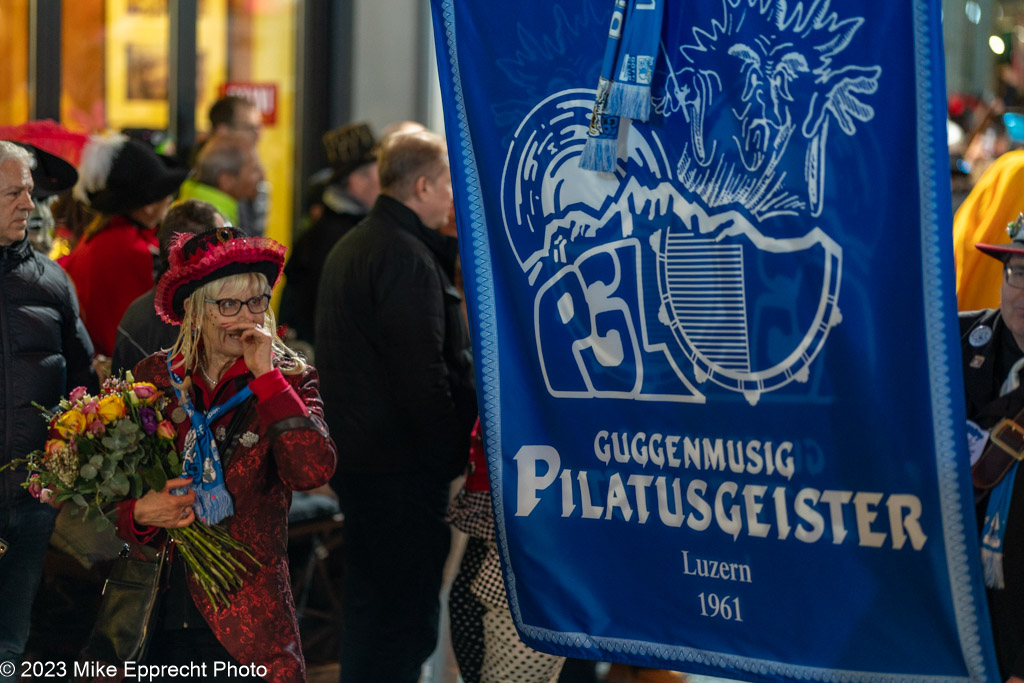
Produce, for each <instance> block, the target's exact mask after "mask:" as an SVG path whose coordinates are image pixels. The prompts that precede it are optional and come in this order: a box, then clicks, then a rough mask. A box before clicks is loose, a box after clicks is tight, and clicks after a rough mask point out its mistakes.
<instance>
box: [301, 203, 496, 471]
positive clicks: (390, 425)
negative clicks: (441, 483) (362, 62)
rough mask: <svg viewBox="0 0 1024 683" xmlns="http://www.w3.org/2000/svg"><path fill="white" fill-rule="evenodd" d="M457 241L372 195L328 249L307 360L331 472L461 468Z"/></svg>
mask: <svg viewBox="0 0 1024 683" xmlns="http://www.w3.org/2000/svg"><path fill="white" fill-rule="evenodd" d="M457 245H458V243H457V242H456V240H455V239H454V238H451V237H447V236H445V235H442V234H440V233H439V232H437V231H434V230H431V229H429V228H427V227H426V226H425V225H423V223H422V222H420V220H419V218H418V217H417V216H416V214H415V213H414V212H413V211H411V210H410V209H409V208H408V207H406V206H405V205H404V204H402V203H401V202H399V201H397V200H396V199H393V198H391V197H389V196H387V195H381V196H380V197H379V198H378V199H377V202H376V204H374V207H373V210H372V211H370V214H369V215H368V216H367V217H366V219H365V220H363V221H362V222H361V223H359V225H357V226H356V227H355V228H353V229H352V230H351V231H350V232H349V233H348V234H347V235H346V236H345V237H344V238H342V239H341V241H339V242H338V244H336V245H335V246H334V248H333V249H332V250H331V253H330V255H328V257H327V263H326V265H325V267H324V272H323V276H322V277H321V281H320V292H319V297H318V302H317V316H316V359H317V368H318V369H319V370H320V377H321V395H322V396H323V399H324V405H325V411H324V416H325V418H326V420H327V424H328V425H329V426H330V429H331V434H332V436H333V437H334V441H335V443H336V444H337V446H338V471H339V472H341V473H344V472H345V471H355V472H378V473H384V472H403V473H411V472H419V473H423V474H425V475H428V476H437V477H443V478H445V479H452V478H454V477H455V476H457V475H458V474H460V473H461V472H462V470H463V468H464V467H465V465H466V460H467V457H468V454H469V435H470V432H471V431H472V427H473V422H474V420H475V419H476V412H477V411H476V390H475V385H474V380H473V361H472V351H471V349H470V344H469V335H468V332H467V327H466V322H465V318H464V316H463V313H462V306H461V304H462V296H461V295H460V294H459V291H458V290H457V289H456V288H455V286H454V285H453V284H452V278H453V274H454V268H455V258H456V256H457ZM336 476H337V475H336ZM341 476H344V475H343V474H341Z"/></svg>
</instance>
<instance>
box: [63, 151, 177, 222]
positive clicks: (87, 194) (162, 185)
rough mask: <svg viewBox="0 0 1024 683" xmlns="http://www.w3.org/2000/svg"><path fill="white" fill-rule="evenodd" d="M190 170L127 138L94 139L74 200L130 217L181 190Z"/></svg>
mask: <svg viewBox="0 0 1024 683" xmlns="http://www.w3.org/2000/svg"><path fill="white" fill-rule="evenodd" d="M188 174H189V169H188V167H186V166H185V164H183V163H181V162H180V161H178V160H177V159H174V158H173V157H166V156H163V155H160V154H157V153H156V152H154V151H153V149H152V148H151V147H149V146H148V145H146V144H145V143H143V142H139V141H138V140H133V139H131V138H128V137H127V136H124V135H112V136H93V137H92V138H91V139H90V140H89V142H88V143H87V144H86V145H85V148H84V149H83V150H82V161H81V163H79V165H78V176H79V178H78V184H77V185H76V186H75V197H76V198H77V199H79V200H81V201H83V202H85V203H86V204H88V205H89V206H91V207H92V208H93V209H95V210H96V211H99V212H100V213H103V214H106V215H108V216H113V215H117V214H127V213H131V212H132V211H135V210H136V209H141V208H142V207H144V206H147V205H149V204H152V203H153V202H157V201H160V200H161V199H163V198H165V197H169V196H171V195H173V194H174V193H175V192H177V191H178V187H179V186H180V185H181V184H182V183H183V182H184V181H185V178H187V177H188Z"/></svg>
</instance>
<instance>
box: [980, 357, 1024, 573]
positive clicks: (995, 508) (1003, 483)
mask: <svg viewBox="0 0 1024 683" xmlns="http://www.w3.org/2000/svg"><path fill="white" fill-rule="evenodd" d="M1022 368H1024V358H1021V359H1020V360H1018V361H1017V362H1016V363H1014V364H1013V367H1012V368H1010V372H1009V373H1008V374H1007V376H1006V380H1005V381H1004V382H1003V386H1002V388H1001V389H1000V391H999V395H1000V396H1005V395H1006V394H1008V393H1010V392H1011V391H1013V390H1014V389H1016V388H1017V387H1018V386H1020V371H1021V369H1022ZM1018 464H1019V463H1018V462H1016V461H1015V462H1014V463H1013V465H1012V466H1011V467H1010V471H1009V472H1007V473H1006V476H1004V477H1003V478H1002V479H1001V480H1000V482H999V483H998V484H996V485H995V486H994V487H993V488H992V492H991V493H990V494H989V497H988V505H987V506H986V507H985V524H984V525H983V526H982V529H981V567H982V570H983V572H984V574H985V586H987V587H988V588H997V589H1001V588H1006V581H1005V580H1004V578H1003V542H1004V538H1003V537H1004V535H1005V533H1006V520H1007V519H1008V517H1009V514H1010V500H1011V499H1012V498H1013V482H1014V481H1015V480H1016V478H1017V465H1018Z"/></svg>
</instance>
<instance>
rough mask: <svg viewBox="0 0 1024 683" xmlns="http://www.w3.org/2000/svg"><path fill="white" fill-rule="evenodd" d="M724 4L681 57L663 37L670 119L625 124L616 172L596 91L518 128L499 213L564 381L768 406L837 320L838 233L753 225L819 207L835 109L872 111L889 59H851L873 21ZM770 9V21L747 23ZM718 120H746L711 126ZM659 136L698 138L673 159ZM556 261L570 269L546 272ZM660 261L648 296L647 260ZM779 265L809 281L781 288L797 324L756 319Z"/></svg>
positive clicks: (664, 110) (549, 371) (549, 374)
mask: <svg viewBox="0 0 1024 683" xmlns="http://www.w3.org/2000/svg"><path fill="white" fill-rule="evenodd" d="M724 6H725V8H726V10H727V11H726V13H725V20H724V21H722V22H721V23H718V22H715V23H713V24H712V25H711V26H709V27H707V28H706V29H703V30H698V29H694V32H693V33H694V37H695V40H694V42H693V43H691V44H688V45H684V46H682V47H679V48H678V49H677V50H676V52H677V53H678V57H677V59H676V60H674V61H673V60H672V59H670V58H669V50H668V48H666V47H665V45H664V44H662V46H661V51H662V53H663V55H665V62H666V67H665V70H666V71H667V76H666V77H665V79H664V81H663V89H662V91H661V92H660V93H659V92H656V93H655V97H654V103H655V112H656V113H657V114H659V115H660V116H661V117H662V119H663V121H662V127H661V130H660V131H659V130H655V128H654V127H653V126H650V125H647V124H645V123H634V124H633V125H632V126H631V127H630V129H629V130H628V133H626V134H625V135H620V153H619V161H618V168H617V169H616V172H615V173H608V174H604V173H601V174H598V173H591V172H588V171H584V170H582V169H580V168H579V157H580V156H581V154H582V152H583V146H584V143H585V141H586V135H587V129H588V127H589V125H590V114H591V111H592V108H593V100H594V92H593V91H588V90H566V91H563V92H560V93H556V94H555V95H552V96H551V97H549V98H547V99H546V100H544V101H543V102H541V103H540V104H538V105H537V106H536V107H535V108H534V109H533V111H531V112H530V113H529V114H528V115H527V116H526V118H525V119H524V120H523V122H522V123H521V124H520V126H519V128H518V130H517V131H516V133H515V135H514V137H513V141H512V144H511V146H510V148H509V153H508V157H507V159H506V161H505V168H504V175H503V178H502V193H501V194H502V217H503V219H504V223H505V230H506V234H507V235H508V239H509V242H510V245H511V247H512V249H513V251H514V252H515V255H516V258H517V259H518V261H519V264H520V266H521V268H522V269H523V271H524V273H525V274H526V278H527V281H528V282H529V283H530V284H531V285H536V286H538V293H537V295H536V297H537V298H536V318H535V321H534V323H535V326H536V330H537V340H538V349H537V351H538V359H539V362H540V364H541V366H542V368H543V372H544V377H545V380H546V382H547V386H548V390H549V392H550V393H551V395H553V396H562V397H584V396H595V397H596V396H604V397H613V396H617V397H626V396H628V397H632V398H635V399H640V400H658V401H662V400H671V401H684V402H685V401H692V402H703V401H705V400H706V393H705V392H704V391H702V390H701V386H702V385H704V384H705V383H706V382H707V381H712V382H714V383H715V384H717V385H719V386H721V387H724V388H726V389H729V390H732V391H738V392H742V393H743V395H744V396H745V398H746V399H747V401H748V402H749V403H751V404H756V403H757V402H758V400H759V399H760V397H761V395H762V393H763V392H766V391H772V390H775V389H778V388H780V387H782V386H785V385H786V384H788V383H789V382H791V381H794V380H795V381H797V382H806V381H807V379H808V374H809V366H810V364H811V363H812V362H813V360H814V359H815V357H816V356H817V355H818V353H819V352H820V351H821V349H822V346H823V345H824V344H825V341H826V339H827V338H828V334H829V331H830V330H831V329H832V328H833V327H834V326H835V325H837V324H839V323H840V322H841V320H842V315H841V312H840V307H839V305H838V298H839V290H840V282H841V279H842V247H841V246H840V245H839V244H837V243H836V242H835V241H834V240H833V239H831V238H830V237H829V236H828V234H827V233H826V232H825V231H824V230H822V229H821V228H818V227H815V228H812V229H811V230H809V231H807V232H806V234H802V235H796V236H792V237H785V238H780V237H776V236H770V235H765V234H763V232H762V231H761V229H759V227H758V226H762V227H764V228H765V229H770V227H771V222H772V221H771V219H772V218H774V217H780V216H788V217H798V218H802V219H806V221H807V222H808V223H809V222H811V221H813V219H814V218H815V217H817V216H820V214H821V212H822V201H823V188H824V186H825V175H826V164H825V154H826V151H827V147H828V131H829V128H830V125H831V123H832V121H833V120H834V121H835V124H834V125H837V126H838V127H839V128H840V130H841V131H842V132H843V133H845V134H847V135H851V136H852V135H856V133H857V122H861V123H867V122H870V121H871V119H872V118H873V115H874V112H873V109H872V107H871V106H870V105H869V104H867V103H866V102H865V98H866V97H867V96H869V95H870V94H871V93H873V92H875V90H876V89H877V86H878V80H879V78H880V77H881V72H882V69H881V67H879V66H861V65H857V64H851V63H848V62H846V61H843V56H844V55H843V53H844V51H845V50H846V48H847V46H848V45H849V43H850V41H851V40H852V39H853V37H854V36H855V35H856V33H857V31H858V29H859V28H860V27H861V26H862V24H863V22H864V19H863V18H862V17H852V18H847V19H842V20H840V19H839V18H838V17H837V16H836V15H835V14H831V15H829V14H825V13H812V12H807V13H806V14H803V13H801V12H800V11H799V10H795V11H792V12H790V13H788V14H786V13H784V12H782V13H780V12H778V11H777V10H776V8H774V6H771V7H769V5H768V4H766V3H762V9H761V11H760V12H756V11H755V12H751V11H743V10H745V9H747V8H745V7H744V3H737V2H732V1H730V0H726V2H725V3H724ZM740 16H742V17H743V18H744V19H745V21H744V22H740V21H739V20H738V19H739V17H740ZM758 20H760V21H761V23H762V24H763V33H761V35H758V36H755V37H754V38H753V39H751V37H750V35H751V24H752V22H756V21H758ZM741 25H742V26H743V38H742V39H737V37H736V36H734V34H735V33H736V32H737V31H738V28H739V26H741ZM722 54H725V55H727V58H726V59H724V60H723V59H722ZM723 62H724V63H725V64H730V63H731V64H732V66H733V69H732V71H731V72H725V69H723V68H722V66H721V65H722V63H723ZM724 83H738V84H741V87H742V93H741V94H740V96H739V98H738V99H739V101H740V102H741V103H742V105H743V108H741V109H740V108H737V107H735V106H731V107H721V106H717V105H718V100H719V98H720V95H721V94H722V93H723V84H724ZM678 119H681V120H682V121H683V122H685V123H684V125H677V120H678ZM715 120H721V121H722V125H723V126H725V127H727V129H728V130H732V131H735V130H739V131H740V132H741V135H735V134H733V135H732V136H731V139H730V138H729V137H725V136H723V135H720V134H717V126H718V124H716V123H714V121H715ZM662 134H673V135H685V136H686V138H687V142H686V144H685V146H684V147H683V151H682V154H681V155H680V157H679V158H678V160H676V161H675V163H670V161H669V159H668V157H667V155H666V151H665V147H666V145H664V144H663V143H662V140H661V139H660V137H659V136H660V135H662ZM623 138H624V139H623ZM794 159H795V160H796V161H794ZM793 168H802V170H803V173H804V178H803V183H802V187H803V188H804V191H803V192H802V193H798V192H797V191H796V190H795V189H794V188H795V187H798V186H797V185H796V184H794V183H793V182H792V181H791V180H787V173H792V169H793ZM630 239H631V240H632V242H630V243H628V245H627V242H622V241H621V240H630ZM595 245H605V246H604V247H602V248H597V247H595ZM637 257H638V258H637ZM623 259H625V260H626V261H627V262H628V263H624V262H623ZM559 264H564V265H567V266H569V267H568V268H567V269H562V270H558V271H557V272H555V273H553V274H552V273H551V270H552V268H553V267H555V266H556V265H559ZM652 266H653V267H652ZM655 269H656V271H657V273H658V278H657V290H658V291H657V304H656V305H649V304H650V302H648V298H649V297H650V296H653V293H652V294H648V293H646V292H645V288H649V287H651V283H650V282H647V283H645V282H644V280H643V278H642V277H641V275H642V274H643V273H646V272H653V271H654V270H655ZM776 274H782V275H783V277H785V278H786V279H787V280H788V281H790V282H798V283H799V288H798V289H797V288H794V289H793V290H792V292H791V298H790V300H789V301H788V303H787V304H783V305H788V310H786V311H784V314H785V315H783V316H782V318H783V323H784V328H785V329H782V328H780V327H778V326H772V325H768V324H759V323H760V322H761V319H760V317H759V315H758V313H759V310H760V309H759V307H758V302H759V301H760V296H759V295H760V293H761V292H762V291H763V290H764V289H765V288H764V286H763V284H764V283H763V280H764V279H765V278H772V277H775V276H776ZM588 277H590V278H592V279H589V280H588V279H587V278H588ZM542 278H544V279H543V280H542ZM541 280H542V281H541ZM552 316H557V320H558V321H559V322H560V326H559V325H555V326H551V325H549V324H548V322H549V321H550V320H552V319H553V317H552ZM559 327H560V329H559ZM653 327H662V328H668V329H670V330H671V333H672V339H673V341H674V343H668V342H665V341H653V339H655V338H659V337H660V336H663V335H659V334H657V333H652V328H653ZM553 330H557V332H556V331H553Z"/></svg>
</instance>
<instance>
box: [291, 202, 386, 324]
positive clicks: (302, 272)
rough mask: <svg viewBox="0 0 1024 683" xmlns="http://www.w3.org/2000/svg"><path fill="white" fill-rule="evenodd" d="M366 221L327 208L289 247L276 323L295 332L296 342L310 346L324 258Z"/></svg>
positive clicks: (359, 216) (351, 214) (350, 214)
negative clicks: (350, 232) (357, 226)
mask: <svg viewBox="0 0 1024 683" xmlns="http://www.w3.org/2000/svg"><path fill="white" fill-rule="evenodd" d="M365 217H366V214H365V213H363V214H354V213H337V212H336V211H332V210H331V209H329V208H326V209H324V214H323V216H321V217H320V220H318V221H317V222H316V223H314V224H313V225H311V226H309V229H308V230H306V232H304V233H302V235H300V236H299V238H298V239H297V240H296V241H295V244H294V245H292V253H291V254H290V255H289V257H288V263H287V264H285V267H284V275H285V285H284V292H283V294H282V296H281V315H280V317H279V320H280V322H281V323H284V324H285V325H288V326H289V327H291V328H292V329H294V330H295V332H296V334H297V335H298V338H299V339H302V340H305V341H307V342H310V343H312V342H313V333H314V325H315V320H316V298H317V291H318V290H319V287H320V275H321V273H323V270H324V262H325V261H326V260H327V255H328V254H329V253H331V249H332V248H333V247H334V245H335V244H337V243H338V240H340V239H341V238H342V237H344V236H345V235H346V234H348V232H349V231H350V230H351V229H352V228H354V227H355V226H356V224H358V223H359V221H361V220H363V219H364V218H365Z"/></svg>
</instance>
